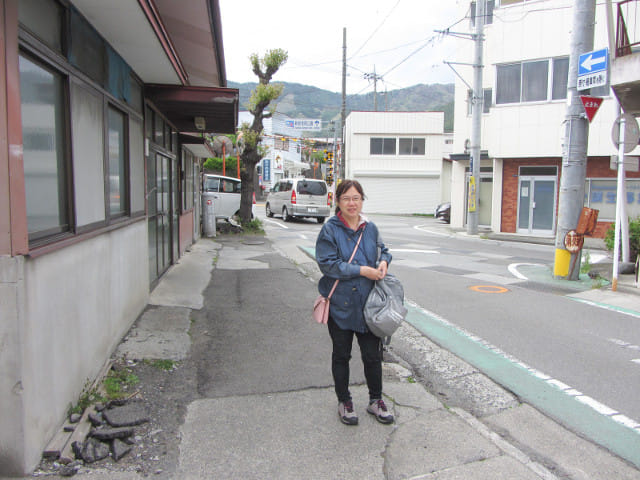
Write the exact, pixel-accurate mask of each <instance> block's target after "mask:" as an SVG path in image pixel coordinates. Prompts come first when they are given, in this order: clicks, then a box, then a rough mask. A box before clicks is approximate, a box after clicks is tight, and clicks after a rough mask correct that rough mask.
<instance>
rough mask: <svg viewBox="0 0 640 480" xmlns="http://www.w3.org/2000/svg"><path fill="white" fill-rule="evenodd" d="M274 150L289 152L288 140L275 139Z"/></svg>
mask: <svg viewBox="0 0 640 480" xmlns="http://www.w3.org/2000/svg"><path fill="white" fill-rule="evenodd" d="M273 148H275V149H276V150H283V151H285V152H288V151H289V139H288V138H276V139H275V142H274V147H273Z"/></svg>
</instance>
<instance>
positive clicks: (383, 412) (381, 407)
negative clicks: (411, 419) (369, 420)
mask: <svg viewBox="0 0 640 480" xmlns="http://www.w3.org/2000/svg"><path fill="white" fill-rule="evenodd" d="M367 412H368V413H370V414H371V415H373V416H375V417H376V420H378V421H379V422H380V423H387V424H388V423H393V415H392V414H391V413H390V412H389V410H387V406H386V405H385V403H384V400H382V399H378V400H372V401H371V403H369V406H368V407H367Z"/></svg>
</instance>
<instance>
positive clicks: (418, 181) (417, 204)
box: [355, 176, 440, 215]
mask: <svg viewBox="0 0 640 480" xmlns="http://www.w3.org/2000/svg"><path fill="white" fill-rule="evenodd" d="M355 178H356V180H358V181H359V182H360V183H361V184H362V188H363V189H364V193H365V196H366V197H367V199H366V200H365V202H364V206H363V208H362V211H363V213H364V214H365V215H366V214H367V213H390V214H399V213H404V214H412V213H422V214H433V212H434V211H435V209H436V206H437V205H438V204H439V203H440V201H439V200H440V179H439V178H412V177H398V178H393V177H388V176H387V177H375V176H371V177H369V176H360V177H355Z"/></svg>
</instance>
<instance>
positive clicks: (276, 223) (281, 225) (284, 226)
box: [265, 218, 289, 230]
mask: <svg viewBox="0 0 640 480" xmlns="http://www.w3.org/2000/svg"><path fill="white" fill-rule="evenodd" d="M265 222H269V223H273V224H274V225H278V226H279V227H282V228H286V229H287V230H288V229H289V227H287V226H286V225H283V224H281V223H280V222H276V221H275V220H269V219H268V218H266V219H265Z"/></svg>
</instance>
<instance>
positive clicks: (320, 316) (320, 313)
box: [313, 232, 364, 325]
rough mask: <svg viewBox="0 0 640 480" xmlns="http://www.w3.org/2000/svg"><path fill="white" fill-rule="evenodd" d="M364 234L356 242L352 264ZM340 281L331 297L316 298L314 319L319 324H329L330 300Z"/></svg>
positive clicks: (330, 293) (334, 285)
mask: <svg viewBox="0 0 640 480" xmlns="http://www.w3.org/2000/svg"><path fill="white" fill-rule="evenodd" d="M363 233H364V232H361V233H360V236H359V237H358V241H357V242H356V246H355V248H354V249H353V253H352V254H351V258H350V259H349V263H351V260H353V257H355V255H356V250H358V245H360V240H362V234H363ZM339 281H340V280H336V281H335V282H334V284H333V287H331V291H330V292H329V295H328V296H327V297H323V296H322V295H318V297H317V298H316V300H315V302H313V319H314V320H315V321H316V322H318V323H324V324H325V325H326V324H327V322H328V321H329V305H330V303H331V302H330V300H331V295H333V292H334V291H335V289H336V287H337V286H338V282H339Z"/></svg>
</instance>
